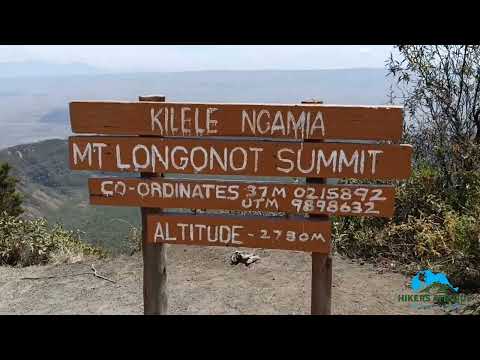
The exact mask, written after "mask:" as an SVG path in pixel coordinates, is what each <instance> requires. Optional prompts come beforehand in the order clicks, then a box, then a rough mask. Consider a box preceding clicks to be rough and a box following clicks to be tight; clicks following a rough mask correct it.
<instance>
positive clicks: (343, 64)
mask: <svg viewBox="0 0 480 360" xmlns="http://www.w3.org/2000/svg"><path fill="white" fill-rule="evenodd" d="M392 50H393V48H392V46H385V45H368V46H367V45H335V46H331V45H318V46H317V45H308V46H307V45H305V46H304V45H282V46H277V45H275V46H273V45H217V46H211V45H186V46H184V45H162V46H153V45H147V46H137V45H135V46H133V45H121V46H120V45H118V46H117V45H108V46H100V45H82V46H79V45H77V46H71V45H56V46H54V45H24V46H19V45H3V46H0V67H1V66H2V65H3V66H5V65H6V64H24V65H28V64H34V65H35V64H43V65H45V64H49V65H52V66H54V65H57V66H59V67H65V66H67V65H70V66H80V67H81V66H83V67H84V68H83V69H82V71H81V73H85V72H88V71H91V72H95V73H119V72H120V73H121V72H183V71H242V70H250V71H251V70H285V71H294V70H333V69H353V68H383V67H384V62H385V60H386V58H387V57H388V56H389V54H390V53H391V52H392ZM38 75H40V74H38Z"/></svg>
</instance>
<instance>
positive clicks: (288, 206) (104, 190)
mask: <svg viewBox="0 0 480 360" xmlns="http://www.w3.org/2000/svg"><path fill="white" fill-rule="evenodd" d="M88 187H89V192H90V204H92V205H110V206H134V207H151V208H166V209H181V208H186V209H205V210H206V209H209V210H239V211H262V212H286V213H291V214H300V213H306V214H323V215H337V216H373V217H392V216H393V212H394V200H395V189H394V187H393V186H389V185H323V184H309V185H300V184H299V185H297V184H280V183H267V182H253V183H252V182H240V181H211V180H210V181H197V180H194V181H192V180H164V179H163V178H153V179H148V180H147V179H138V178H130V179H129V178H126V179H125V178H115V177H109V178H91V179H89V180H88Z"/></svg>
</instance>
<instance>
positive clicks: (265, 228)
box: [147, 214, 331, 254]
mask: <svg viewBox="0 0 480 360" xmlns="http://www.w3.org/2000/svg"><path fill="white" fill-rule="evenodd" d="M147 228H148V230H147V241H148V243H169V244H182V245H200V246H234V247H247V248H263V249H282V250H297V251H309V252H320V253H324V254H328V253H329V252H330V247H331V224H330V222H329V221H325V220H318V219H308V218H303V217H301V218H300V217H299V218H297V219H286V218H283V217H265V216H260V217H245V216H242V217H239V216H219V215H185V214H161V215H160V214H159V215H149V216H148V219H147Z"/></svg>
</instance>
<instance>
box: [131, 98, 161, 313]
mask: <svg viewBox="0 0 480 360" xmlns="http://www.w3.org/2000/svg"><path fill="white" fill-rule="evenodd" d="M138 101H156V102H163V101H165V96H139V98H138ZM156 176H157V174H155V173H150V172H142V173H140V177H141V178H142V179H149V178H155V177H156ZM160 177H163V174H160ZM140 212H141V217H142V254H143V313H144V314H145V315H165V314H167V309H168V292H167V252H166V250H167V249H166V245H164V244H152V243H150V242H149V241H148V233H147V229H148V218H149V216H151V215H156V214H160V213H161V212H162V209H161V208H145V207H142V208H140Z"/></svg>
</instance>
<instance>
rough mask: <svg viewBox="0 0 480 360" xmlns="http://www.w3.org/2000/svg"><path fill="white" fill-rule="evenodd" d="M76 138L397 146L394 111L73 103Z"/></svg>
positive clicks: (398, 124) (399, 125)
mask: <svg viewBox="0 0 480 360" xmlns="http://www.w3.org/2000/svg"><path fill="white" fill-rule="evenodd" d="M70 120H71V125H72V130H73V132H74V133H79V134H109V135H157V136H197V137H198V136H243V137H245V136H246V137H263V138H267V137H271V138H290V139H339V140H340V139H350V140H394V141H396V140H399V139H400V137H401V134H402V129H403V108H402V107H398V106H342V105H320V104H311V105H271V104H270V105H264V104H198V103H197V104H196V103H172V102H169V103H164V102H100V101H89V102H72V103H70Z"/></svg>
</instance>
